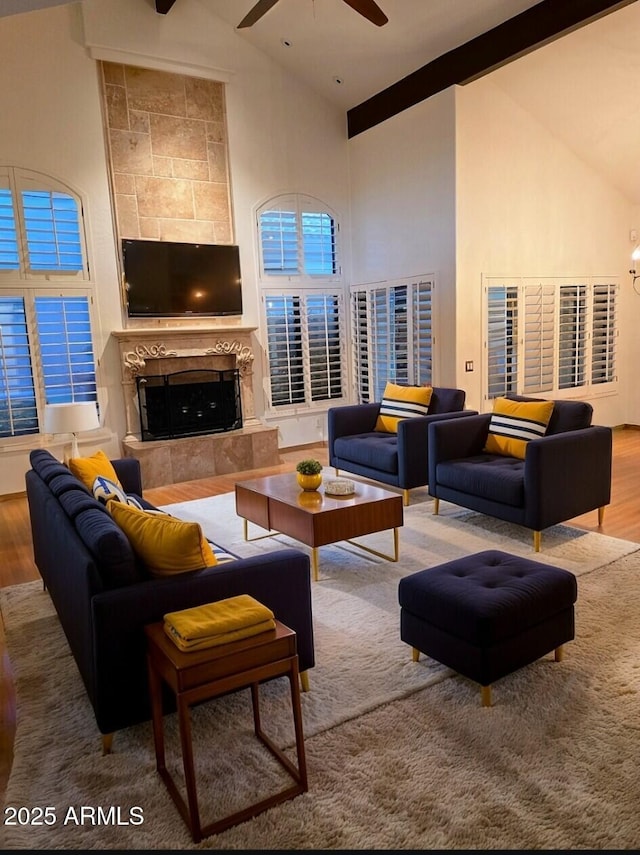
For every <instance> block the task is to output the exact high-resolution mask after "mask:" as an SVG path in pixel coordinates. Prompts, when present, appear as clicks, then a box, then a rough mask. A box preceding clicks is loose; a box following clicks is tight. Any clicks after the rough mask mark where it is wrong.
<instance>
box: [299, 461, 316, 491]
mask: <svg viewBox="0 0 640 855" xmlns="http://www.w3.org/2000/svg"><path fill="white" fill-rule="evenodd" d="M296 473H297V476H296V477H297V479H298V484H299V485H300V486H301V487H302V489H303V490H317V489H318V487H319V486H320V484H322V463H320V461H319V460H313V459H312V458H308V459H307V460H300V461H299V462H298V463H297V464H296Z"/></svg>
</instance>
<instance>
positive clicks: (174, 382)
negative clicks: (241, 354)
mask: <svg viewBox="0 0 640 855" xmlns="http://www.w3.org/2000/svg"><path fill="white" fill-rule="evenodd" d="M136 385H137V389H138V403H139V408H140V428H141V436H142V440H143V441H148V440H158V439H176V438H178V437H184V436H202V435H204V434H208V433H217V432H219V431H227V430H237V429H238V428H241V427H242V406H241V402H240V372H239V371H238V370H237V369H233V370H229V371H215V370H199V371H198V370H186V371H174V372H172V373H170V374H155V375H146V376H144V377H138V378H137V380H136Z"/></svg>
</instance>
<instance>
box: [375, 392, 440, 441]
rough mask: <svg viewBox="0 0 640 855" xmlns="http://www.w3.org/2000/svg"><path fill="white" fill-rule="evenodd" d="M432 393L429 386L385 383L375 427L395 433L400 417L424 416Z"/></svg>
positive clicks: (427, 410)
mask: <svg viewBox="0 0 640 855" xmlns="http://www.w3.org/2000/svg"><path fill="white" fill-rule="evenodd" d="M432 394H433V389H432V387H431V386H399V385H397V384H396V383H387V385H386V386H385V387H384V394H383V395H382V401H381V402H380V412H379V414H378V419H377V421H376V427H375V429H376V430H378V431H382V432H383V433H397V432H398V422H399V421H402V419H410V418H413V417H415V416H426V415H427V414H428V412H429V403H430V402H431V395H432Z"/></svg>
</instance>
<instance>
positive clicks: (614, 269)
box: [456, 68, 640, 425]
mask: <svg viewBox="0 0 640 855" xmlns="http://www.w3.org/2000/svg"><path fill="white" fill-rule="evenodd" d="M505 72H508V68H507V69H503V70H502V72H501V73H502V74H504V73H505ZM456 151H457V155H456V176H457V194H456V198H457V221H456V231H457V248H456V252H457V289H458V299H457V305H458V313H457V341H458V352H457V360H456V361H457V364H458V366H460V365H464V362H465V360H473V361H474V364H475V371H474V372H473V373H472V374H464V375H462V376H461V377H460V382H461V383H464V384H466V385H465V388H467V391H468V396H467V400H468V403H469V406H471V407H473V408H475V409H487V404H486V402H483V401H482V399H481V390H482V365H483V356H484V354H483V345H482V324H481V318H482V294H481V281H482V277H483V275H484V276H490V275H495V276H534V277H535V276H540V277H543V276H577V277H580V276H596V275H604V276H612V275H615V276H618V277H619V280H620V285H621V289H620V303H619V308H620V319H621V335H620V338H619V347H618V376H619V391H618V394H616V395H613V396H607V397H593V398H590V399H589V400H590V401H591V403H592V404H593V406H594V421H595V422H598V423H600V424H608V425H619V424H623V423H625V422H626V423H629V422H634V423H637V421H638V413H639V411H638V403H637V393H636V392H635V390H634V389H633V386H634V385H635V384H634V373H635V372H630V371H629V365H630V363H629V349H630V344H631V339H632V337H635V332H634V329H633V324H632V323H631V319H632V318H633V315H634V314H637V312H638V308H640V303H639V302H638V297H637V296H632V292H631V288H630V287H629V286H630V282H629V275H628V268H629V228H630V217H631V206H630V204H629V202H628V200H627V199H625V197H624V196H622V194H621V193H620V192H619V191H618V190H616V189H615V188H613V187H612V186H611V185H610V184H609V183H607V181H605V179H604V178H603V177H602V176H601V175H600V174H599V173H597V172H596V171H595V170H594V169H592V168H591V167H590V166H588V165H587V164H585V163H584V162H583V161H582V160H580V159H579V158H578V157H577V156H576V155H575V154H574V153H573V152H572V151H571V150H570V149H569V148H568V147H567V146H566V145H565V144H564V143H562V142H561V141H559V140H558V139H557V138H556V137H554V136H553V134H552V133H550V132H549V130H548V129H546V128H544V127H542V126H541V125H540V124H539V123H538V122H537V121H536V120H535V119H534V118H533V117H532V116H531V115H530V114H529V113H528V112H527V111H526V110H524V109H523V108H522V107H521V106H519V105H518V104H516V103H515V102H514V101H513V100H512V99H511V98H510V97H509V96H508V95H506V94H505V93H504V92H503V91H502V90H501V89H500V88H498V87H497V86H496V85H495V84H494V83H493V82H492V80H491V77H490V76H489V77H486V78H483V79H481V80H478V81H476V82H475V83H472V84H469V85H467V86H464V87H458V88H457V92H456Z"/></svg>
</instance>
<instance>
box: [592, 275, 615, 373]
mask: <svg viewBox="0 0 640 855" xmlns="http://www.w3.org/2000/svg"><path fill="white" fill-rule="evenodd" d="M617 293H618V287H617V285H615V284H613V283H611V282H609V283H596V284H595V285H594V286H593V320H592V333H591V335H592V342H591V382H592V383H610V382H612V381H613V380H615V379H616V349H617V348H616V345H617V338H618V327H617V316H616V309H617Z"/></svg>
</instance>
